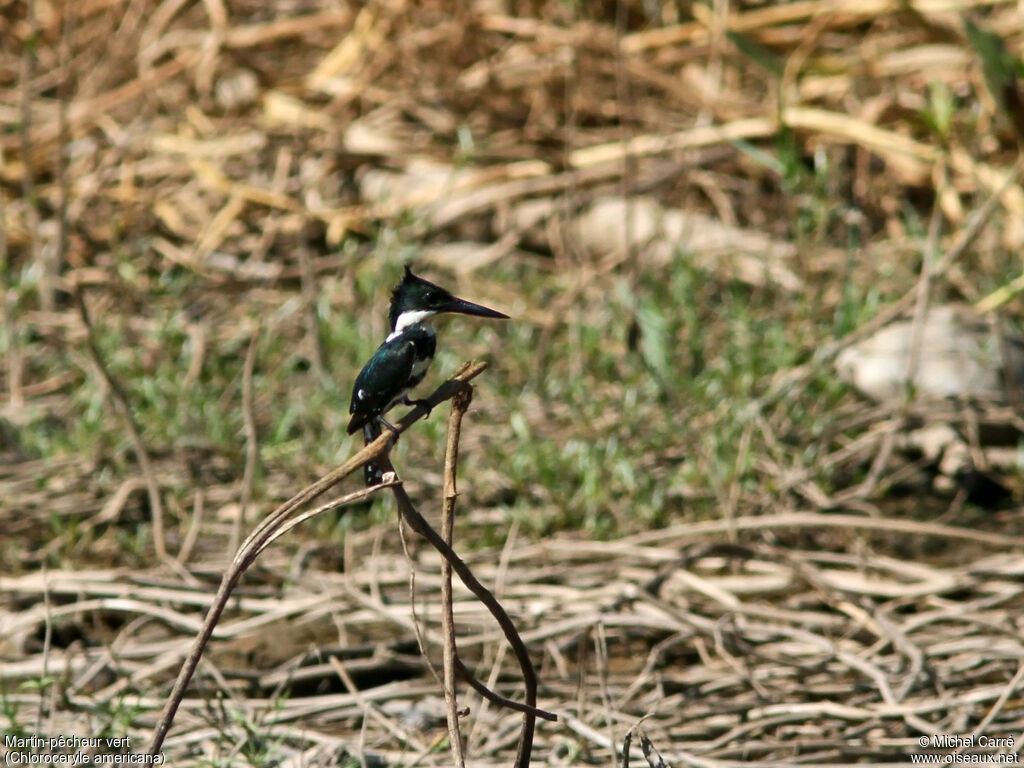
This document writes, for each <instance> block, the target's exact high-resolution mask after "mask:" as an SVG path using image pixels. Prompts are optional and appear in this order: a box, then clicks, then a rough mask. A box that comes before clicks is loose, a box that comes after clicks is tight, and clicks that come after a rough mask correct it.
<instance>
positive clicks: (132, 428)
mask: <svg viewBox="0 0 1024 768" xmlns="http://www.w3.org/2000/svg"><path fill="white" fill-rule="evenodd" d="M74 295H75V302H76V304H77V305H78V316H79V318H80V319H81V321H82V324H83V325H84V326H85V330H86V337H85V344H86V349H87V350H88V351H89V357H90V358H91V359H92V362H93V364H94V365H95V366H96V369H97V370H98V371H99V373H100V376H102V377H103V381H104V383H105V384H106V385H107V388H108V389H109V390H110V396H111V398H113V400H114V408H115V410H116V411H117V412H118V413H119V414H120V415H121V419H122V421H123V422H124V427H125V430H126V431H127V432H128V436H129V438H130V439H131V441H132V448H133V449H134V450H135V458H136V459H137V460H138V462H139V467H140V469H142V476H143V477H144V478H145V480H146V492H147V493H148V494H149V506H150V511H151V513H152V515H153V547H154V549H155V550H156V554H157V557H159V558H160V559H161V560H167V544H166V542H165V540H164V507H163V502H162V501H161V499H160V486H159V484H158V483H157V479H156V473H155V471H154V469H153V463H152V462H151V461H150V458H149V450H148V449H147V448H146V444H145V442H143V440H142V433H141V432H140V431H139V426H138V424H136V423H135V416H134V414H133V413H132V407H131V405H130V403H129V401H128V395H127V393H126V392H125V391H124V389H122V388H121V385H120V384H119V383H118V381H117V380H116V379H115V378H114V377H113V375H111V373H110V369H109V368H108V367H107V364H106V363H105V362H104V360H103V354H102V353H101V352H100V348H99V345H98V344H97V343H96V329H95V328H94V327H93V324H92V319H91V318H90V317H89V310H88V308H87V307H86V304H85V289H84V288H83V287H82V286H76V288H75V291H74Z"/></svg>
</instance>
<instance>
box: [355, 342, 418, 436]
mask: <svg viewBox="0 0 1024 768" xmlns="http://www.w3.org/2000/svg"><path fill="white" fill-rule="evenodd" d="M415 361H416V347H415V344H414V343H413V342H412V341H411V340H409V339H407V338H403V337H402V336H399V337H398V338H396V339H393V340H392V341H385V342H384V343H383V344H381V345H380V346H379V347H378V348H377V351H376V352H374V353H373V357H371V358H370V362H368V363H367V364H366V365H365V366H364V367H363V370H361V371H360V372H359V375H358V376H356V383H355V384H354V385H353V387H352V403H351V405H349V408H348V412H349V413H351V414H352V419H351V421H349V423H348V433H349V434H350V435H351V434H353V433H354V432H355V431H356V430H358V429H360V428H361V427H362V426H363V424H365V423H366V422H367V421H369V420H370V419H371V418H373V417H374V416H379V415H380V414H382V413H383V412H384V411H386V410H387V409H388V406H390V405H391V404H392V402H394V400H395V399H396V398H399V397H401V396H402V395H403V394H404V393H405V390H406V389H407V388H408V386H409V381H410V379H411V378H412V372H413V364H414V363H415Z"/></svg>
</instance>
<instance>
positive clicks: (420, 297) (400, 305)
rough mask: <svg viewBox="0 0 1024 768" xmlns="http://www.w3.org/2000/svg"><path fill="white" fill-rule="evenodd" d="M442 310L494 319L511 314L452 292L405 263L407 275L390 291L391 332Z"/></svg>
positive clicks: (505, 317)
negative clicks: (415, 272)
mask: <svg viewBox="0 0 1024 768" xmlns="http://www.w3.org/2000/svg"><path fill="white" fill-rule="evenodd" d="M442 312H454V313H458V314H462V315H475V316H477V317H491V318H495V319H507V318H508V315H505V314H502V313H501V312H497V311H495V310H493V309H488V308H487V307H483V306H481V305H479V304H474V303H473V302H471V301H465V300H464V299H460V298H458V297H457V296H453V295H452V294H451V293H450V292H449V291H447V290H445V289H444V288H442V287H441V286H439V285H435V284H434V283H432V282H430V281H429V280H424V279H423V278H422V277H417V276H416V275H414V274H413V273H412V270H411V269H409V267H408V266H406V268H405V275H404V276H403V277H402V280H401V282H399V283H398V285H396V286H395V290H394V292H393V293H392V294H391V313H390V320H391V330H392V332H397V331H401V330H402V329H403V328H405V327H406V326H409V325H412V324H413V323H421V322H423V321H424V320H426V319H428V318H430V317H433V316H434V315H437V314H441V313H442Z"/></svg>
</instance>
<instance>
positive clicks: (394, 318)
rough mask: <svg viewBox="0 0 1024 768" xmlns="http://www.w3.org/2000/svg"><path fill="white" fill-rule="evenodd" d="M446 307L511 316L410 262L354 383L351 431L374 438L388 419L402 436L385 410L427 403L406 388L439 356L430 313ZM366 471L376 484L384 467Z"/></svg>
mask: <svg viewBox="0 0 1024 768" xmlns="http://www.w3.org/2000/svg"><path fill="white" fill-rule="evenodd" d="M442 312H456V313H459V314H463V315H476V316H477V317H493V318H498V319H507V318H508V315H505V314H502V313H501V312H496V311H495V310H493V309H488V308H487V307H482V306H480V305H479V304H474V303H473V302H471V301H465V300H463V299H459V298H456V297H455V296H453V295H452V294H451V293H449V292H448V291H446V290H445V289H444V288H442V287H441V286H439V285H434V284H433V283H431V282H429V281H427V280H424V279H423V278H422V277H417V276H416V275H414V274H413V273H412V270H411V269H409V267H408V266H407V267H406V268H405V276H404V277H402V279H401V281H400V282H399V283H398V285H396V286H395V290H394V292H393V293H392V294H391V311H390V313H389V315H388V319H389V321H390V324H391V333H390V334H388V337H387V338H386V339H385V340H384V343H383V344H381V345H380V346H379V347H377V351H376V352H374V353H373V357H371V358H370V360H369V362H368V363H367V364H366V365H365V366H363V370H361V371H360V372H359V375H358V376H356V382H355V384H354V385H353V387H352V404H351V405H350V406H349V409H348V410H349V413H351V414H352V419H351V420H350V421H349V423H348V433H349V434H350V435H351V434H354V433H355V431H356V430H357V429H360V428H362V430H363V438H364V440H365V441H366V443H367V444H369V443H371V442H373V441H374V440H375V439H376V438H377V437H379V436H380V433H381V425H383V426H385V427H387V428H388V429H390V430H391V432H392V433H393V434H394V435H395V438H396V439H397V438H398V430H397V429H396V428H395V427H394V425H393V424H391V423H389V422H388V421H387V420H386V419H385V418H384V414H385V413H387V412H388V411H389V410H391V409H392V408H393V407H395V406H396V405H398V404H399V403H401V404H402V405H423V406H424V407H427V405H426V401H425V400H410V399H409V397H408V394H407V393H408V392H409V390H410V389H412V388H413V387H415V386H416V385H417V384H419V383H420V382H421V381H423V377H424V376H425V375H426V373H427V368H429V367H430V363H431V361H432V360H433V359H434V350H435V349H436V347H437V337H436V335H435V333H434V329H433V328H432V327H431V325H430V319H431V318H432V317H433V316H434V315H437V314H440V313H442ZM428 413H429V407H428ZM364 476H365V479H366V484H367V485H376V484H377V483H379V482H380V481H381V472H380V468H379V467H377V466H376V465H374V464H373V463H372V462H369V463H367V464H366V467H365V468H364Z"/></svg>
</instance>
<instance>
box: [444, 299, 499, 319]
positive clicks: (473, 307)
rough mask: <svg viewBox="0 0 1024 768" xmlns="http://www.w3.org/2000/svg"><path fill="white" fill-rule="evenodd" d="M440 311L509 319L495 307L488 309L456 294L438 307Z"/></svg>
mask: <svg viewBox="0 0 1024 768" xmlns="http://www.w3.org/2000/svg"><path fill="white" fill-rule="evenodd" d="M437 311H438V312H457V313H458V314H460V315H474V316H476V317H492V318H494V319H495V320H507V319H508V315H506V314H503V313H502V312H498V311H497V310H494V309H488V308H487V307H484V306H481V305H480V304H474V303H473V302H472V301H465V300H463V299H457V298H455V297H454V296H453V297H452V298H451V299H450V300H449V301H446V302H445V303H444V304H442V305H441V306H440V307H438V309H437Z"/></svg>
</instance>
